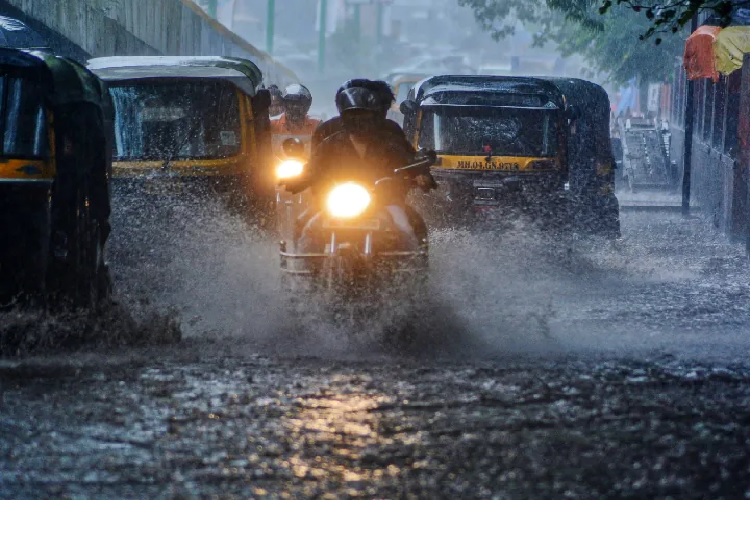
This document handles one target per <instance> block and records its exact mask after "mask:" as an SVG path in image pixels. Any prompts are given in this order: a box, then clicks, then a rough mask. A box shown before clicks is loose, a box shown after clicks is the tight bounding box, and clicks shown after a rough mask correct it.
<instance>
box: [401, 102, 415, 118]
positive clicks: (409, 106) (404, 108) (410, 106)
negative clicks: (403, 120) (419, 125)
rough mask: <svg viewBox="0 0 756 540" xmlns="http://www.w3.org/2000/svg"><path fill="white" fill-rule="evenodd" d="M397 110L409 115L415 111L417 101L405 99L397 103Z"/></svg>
mask: <svg viewBox="0 0 756 540" xmlns="http://www.w3.org/2000/svg"><path fill="white" fill-rule="evenodd" d="M399 111H400V112H401V113H402V114H404V115H410V114H413V113H415V112H417V103H415V102H414V101H412V100H409V99H405V100H404V101H402V102H401V103H400V104H399Z"/></svg>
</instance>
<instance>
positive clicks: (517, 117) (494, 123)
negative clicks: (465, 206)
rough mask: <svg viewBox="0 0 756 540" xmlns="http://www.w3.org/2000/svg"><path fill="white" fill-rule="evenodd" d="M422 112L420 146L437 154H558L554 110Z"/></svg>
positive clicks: (442, 108)
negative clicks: (431, 149)
mask: <svg viewBox="0 0 756 540" xmlns="http://www.w3.org/2000/svg"><path fill="white" fill-rule="evenodd" d="M422 111H423V113H422V124H421V128H420V146H421V147H423V148H433V149H434V150H436V152H438V153H439V154H460V155H468V156H481V155H493V156H538V157H546V156H554V155H556V152H557V124H556V123H557V112H556V110H554V109H533V108H515V107H470V106H431V107H423V109H422Z"/></svg>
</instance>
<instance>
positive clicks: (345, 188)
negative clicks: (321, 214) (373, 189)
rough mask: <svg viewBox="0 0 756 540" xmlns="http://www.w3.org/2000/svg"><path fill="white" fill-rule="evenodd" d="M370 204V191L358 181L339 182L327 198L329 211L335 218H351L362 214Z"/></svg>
mask: <svg viewBox="0 0 756 540" xmlns="http://www.w3.org/2000/svg"><path fill="white" fill-rule="evenodd" d="M369 205H370V192H369V191H368V190H367V189H365V188H364V187H363V186H361V185H360V184H358V183H356V182H347V183H344V184H339V185H338V186H336V187H335V188H333V189H332V190H331V192H330V193H329V194H328V198H327V199H326V208H327V209H328V213H329V214H331V215H332V216H333V217H335V218H342V219H349V218H354V217H357V216H359V215H360V214H362V213H363V212H364V211H365V210H366V209H367V207H368V206H369Z"/></svg>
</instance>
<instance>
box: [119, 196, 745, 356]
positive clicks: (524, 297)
mask: <svg viewBox="0 0 756 540" xmlns="http://www.w3.org/2000/svg"><path fill="white" fill-rule="evenodd" d="M161 212H162V214H164V215H163V217H159V216H158V214H159V213H156V214H150V215H149V216H148V215H143V222H142V223H136V222H132V223H131V224H130V227H135V228H134V230H132V231H130V232H129V233H128V234H127V235H126V236H125V237H127V238H129V244H128V246H126V245H124V243H121V244H120V246H119V247H118V248H117V249H116V250H114V251H119V252H120V253H119V257H120V258H121V260H122V262H128V263H129V264H127V265H121V266H120V267H119V266H118V261H116V260H114V273H115V274H116V276H117V278H118V279H117V282H116V285H117V287H118V290H119V291H121V292H122V294H124V295H126V296H127V297H129V298H130V301H140V299H142V298H145V297H148V298H149V301H150V302H152V303H153V304H154V305H157V306H161V307H166V308H168V307H172V308H175V309H177V310H178V312H179V314H180V317H181V328H182V333H183V335H184V336H187V337H194V338H198V339H204V338H211V339H220V340H241V341H244V342H248V343H249V344H250V347H254V348H255V349H256V350H271V351H272V352H276V353H279V354H300V355H301V354H311V355H317V356H327V355H329V354H353V355H354V356H356V357H359V356H361V355H370V354H374V353H377V352H381V351H384V352H385V350H386V349H385V343H382V341H383V338H385V337H386V336H385V332H383V331H382V330H381V328H388V327H390V326H391V325H390V324H389V323H395V322H396V321H395V320H392V318H395V316H397V315H396V314H395V313H392V312H388V313H382V314H381V315H380V316H379V315H378V314H377V315H376V321H375V325H374V327H373V328H368V329H367V331H365V330H361V331H356V330H355V329H354V327H351V326H345V325H341V324H339V323H338V322H336V321H334V320H333V319H331V318H329V317H327V316H326V315H325V314H324V312H322V311H321V310H319V307H318V305H317V303H311V304H310V308H311V309H309V312H308V313H307V316H306V317H298V316H293V313H292V310H291V309H290V306H289V304H288V298H287V296H286V295H285V294H283V293H282V290H281V287H280V273H279V272H280V270H279V268H278V259H277V246H276V244H275V240H274V239H273V238H271V237H267V236H265V235H262V234H261V233H260V232H259V231H257V230H255V229H254V227H251V226H250V225H249V224H248V223H246V222H245V220H244V219H243V218H242V217H240V216H238V215H234V214H232V213H229V212H228V211H226V210H225V209H224V207H223V205H222V204H221V203H220V202H205V203H203V204H201V205H185V204H183V203H182V204H181V205H178V204H177V205H174V206H172V207H170V208H168V209H166V208H163V209H162V210H161ZM156 219H157V222H156V223H155V221H154V220H156ZM624 219H625V221H627V220H628V219H629V220H630V224H631V227H630V228H631V229H632V230H631V238H630V239H628V240H625V241H623V243H621V245H620V246H614V245H612V244H609V243H606V242H577V243H575V242H565V241H564V239H561V240H559V241H554V240H549V239H548V238H547V237H546V236H544V235H543V234H542V233H540V232H539V231H538V230H536V229H534V228H533V227H532V225H531V224H529V223H520V224H517V225H516V226H515V227H513V228H510V229H509V230H507V231H506V232H504V233H493V232H488V233H477V234H473V233H470V232H469V231H464V230H452V229H447V230H438V231H435V232H433V233H432V235H431V246H432V247H431V268H432V270H431V280H430V294H429V296H428V300H427V302H426V304H425V305H424V306H423V308H422V309H421V310H420V312H419V315H418V317H417V318H416V320H415V321H414V322H413V325H414V327H415V328H414V341H413V343H410V344H408V347H407V352H408V354H421V355H422V354H431V355H435V356H444V355H448V356H450V357H463V356H465V355H471V356H481V355H486V356H491V355H495V356H501V355H504V356H506V355H507V354H549V353H553V352H562V353H570V352H583V351H602V352H608V353H616V352H622V351H623V350H625V349H633V350H637V349H638V347H641V346H642V347H643V348H645V349H649V350H651V349H654V348H659V347H662V348H663V347H664V346H666V345H668V344H669V343H670V342H671V341H672V340H674V339H678V340H679V336H677V338H675V336H673V335H672V334H674V333H675V332H676V328H668V329H664V328H662V329H660V330H659V331H658V332H654V331H651V332H649V331H648V327H649V324H646V323H644V320H643V317H644V313H645V314H647V315H648V317H650V318H651V319H653V318H654V317H657V316H658V313H657V312H658V311H659V310H663V309H664V305H659V306H653V305H652V304H653V302H654V295H653V293H646V295H645V296H643V294H641V295H640V296H638V294H640V293H638V292H637V291H639V290H643V288H644V287H645V288H649V287H654V286H657V287H664V286H666V285H669V286H680V287H683V288H684V285H685V284H686V283H694V282H697V281H700V279H702V276H703V274H704V273H705V272H704V268H703V267H704V266H705V264H706V262H705V261H706V260H708V259H709V258H710V257H709V256H708V255H706V256H702V255H701V254H702V251H701V249H700V244H701V243H702V242H703V243H705V244H706V249H705V253H707V254H715V255H717V254H718V255H719V257H720V258H721V259H722V260H723V261H731V262H732V261H734V262H732V264H733V265H734V266H733V268H734V271H736V272H737V271H738V269H739V265H740V266H742V265H743V264H744V263H743V258H742V257H741V256H739V255H733V253H734V251H733V250H734V249H735V248H733V247H732V246H730V245H728V244H726V243H724V242H721V241H720V240H718V239H717V238H716V236H715V235H713V234H712V233H710V232H709V231H707V230H706V229H705V228H703V229H702V228H700V227H699V228H695V227H685V226H683V227H678V225H679V224H678V223H677V221H675V220H676V219H677V218H674V219H673V220H671V221H670V222H669V223H667V224H666V225H665V224H664V223H662V230H663V231H665V232H664V234H666V237H665V238H656V237H655V235H657V234H658V232H659V231H658V228H659V225H658V223H657V224H656V225H653V224H646V222H645V221H644V219H645V218H643V217H638V216H630V217H629V218H628V216H624ZM149 220H152V221H153V222H152V223H151V224H148V223H147V221H149ZM662 221H663V220H662ZM145 226H146V228H145ZM654 227H656V229H654ZM665 227H666V228H665ZM626 228H627V227H626ZM676 228H679V229H680V231H679V232H677V230H676ZM140 231H141V232H140ZM145 231H146V232H145ZM670 231H672V232H670ZM118 233H119V231H116V230H114V235H115V234H118ZM678 234H679V235H680V241H679V242H677V241H676V240H677V238H676V237H675V236H676V235H678ZM670 235H671V236H672V240H673V241H674V242H672V243H671V244H670V242H669V240H670V238H669V237H670ZM145 245H149V250H148V251H145ZM670 246H677V250H676V251H670ZM126 247H128V249H125V248H126ZM733 257H734V258H733ZM745 264H746V265H747V261H746V262H745ZM732 286H733V287H735V288H736V289H737V288H738V287H739V288H740V289H738V290H742V289H743V287H744V286H745V287H746V292H747V280H746V283H745V285H744V284H743V283H740V282H736V283H734V284H732ZM649 295H650V296H649ZM659 301H660V302H664V300H663V299H659ZM625 304H626V305H625ZM634 310H637V311H638V313H637V314H634V313H633V312H634ZM644 310H645V311H644ZM623 313H626V314H627V316H625V315H623ZM635 315H637V316H635ZM665 321H666V319H663V318H662V319H660V321H658V322H659V323H660V324H661V323H663V322H665ZM671 322H672V323H673V326H674V324H677V323H678V322H679V321H674V320H673V321H671ZM651 326H653V324H652V325H651ZM662 326H663V325H662ZM738 332H739V333H738ZM745 332H746V336H747V329H746V330H745ZM740 333H742V331H741V330H738V331H737V332H736V336H735V338H732V336H724V337H722V339H723V340H727V339H736V340H739V339H741V338H742V336H740ZM693 341H695V340H693ZM697 345H700V343H698V342H696V343H694V346H697Z"/></svg>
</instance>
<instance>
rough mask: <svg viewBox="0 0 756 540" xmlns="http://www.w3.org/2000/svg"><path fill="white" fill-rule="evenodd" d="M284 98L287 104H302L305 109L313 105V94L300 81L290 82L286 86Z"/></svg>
mask: <svg viewBox="0 0 756 540" xmlns="http://www.w3.org/2000/svg"><path fill="white" fill-rule="evenodd" d="M282 98H283V101H284V103H285V104H286V105H300V106H301V107H303V108H305V109H309V108H310V105H312V94H310V91H309V90H308V89H307V87H306V86H304V85H302V84H299V83H294V84H290V85H288V86H287V87H286V88H284V91H283V94H282Z"/></svg>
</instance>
